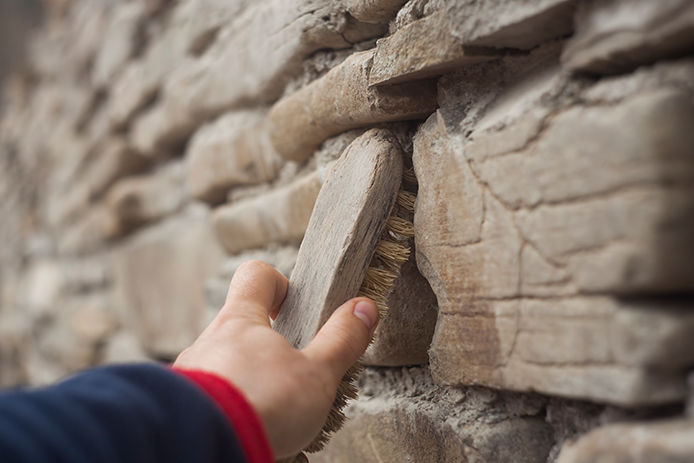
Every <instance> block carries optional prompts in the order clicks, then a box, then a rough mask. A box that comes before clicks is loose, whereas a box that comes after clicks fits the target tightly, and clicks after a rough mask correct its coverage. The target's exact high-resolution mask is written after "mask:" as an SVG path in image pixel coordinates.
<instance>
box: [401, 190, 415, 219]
mask: <svg viewBox="0 0 694 463" xmlns="http://www.w3.org/2000/svg"><path fill="white" fill-rule="evenodd" d="M416 200H417V196H416V195H415V194H413V193H410V192H409V191H405V190H402V191H400V192H399V193H398V200H397V201H398V205H399V206H400V207H402V208H403V209H405V210H406V211H407V212H409V213H410V214H414V202H415V201H416Z"/></svg>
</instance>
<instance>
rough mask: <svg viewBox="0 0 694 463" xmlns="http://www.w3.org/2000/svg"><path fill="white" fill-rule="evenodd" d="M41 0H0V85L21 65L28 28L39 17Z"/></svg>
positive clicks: (41, 9)
mask: <svg viewBox="0 0 694 463" xmlns="http://www.w3.org/2000/svg"><path fill="white" fill-rule="evenodd" d="M42 11H43V2H42V1H41V0H0V86H1V85H2V83H3V81H4V80H5V77H7V76H8V75H9V74H10V73H11V72H12V70H14V69H16V68H19V67H21V66H22V64H23V62H24V59H23V58H24V51H25V50H24V47H25V45H26V43H27V37H28V33H29V30H30V29H31V28H32V27H33V26H36V25H37V24H38V22H39V20H40V19H41V13H42Z"/></svg>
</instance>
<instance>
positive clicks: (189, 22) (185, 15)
mask: <svg viewBox="0 0 694 463" xmlns="http://www.w3.org/2000/svg"><path fill="white" fill-rule="evenodd" d="M252 4H253V2H252V1H251V0H236V1H233V2H230V1H228V0H188V1H185V2H183V3H182V4H181V5H180V6H179V7H178V8H177V10H176V13H175V15H176V16H177V17H180V18H181V20H182V21H181V22H182V23H184V24H185V25H184V27H183V33H184V34H185V35H186V39H185V42H186V51H187V52H188V53H191V54H194V55H197V54H199V53H201V52H202V51H204V50H205V49H206V48H207V46H209V45H210V43H211V41H212V40H213V39H214V36H215V34H216V33H217V32H218V31H219V28H220V27H222V26H224V24H226V23H228V22H230V21H232V20H233V19H234V18H235V17H236V16H239V15H240V14H241V13H242V12H243V10H244V9H245V8H247V7H248V6H249V5H252Z"/></svg>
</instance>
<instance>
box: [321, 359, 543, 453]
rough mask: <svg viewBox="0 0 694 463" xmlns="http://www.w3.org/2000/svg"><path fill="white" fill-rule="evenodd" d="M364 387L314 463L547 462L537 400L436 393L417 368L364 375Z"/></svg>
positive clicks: (480, 392)
mask: <svg viewBox="0 0 694 463" xmlns="http://www.w3.org/2000/svg"><path fill="white" fill-rule="evenodd" d="M372 382H373V383H374V384H371V383H372ZM386 385H387V386H390V388H388V389H386V388H385V387H384V386H386ZM361 389H362V397H360V398H359V400H357V401H356V402H354V403H353V404H352V405H350V406H349V407H348V409H347V414H348V416H349V417H350V418H351V419H350V421H348V422H347V424H346V425H345V426H344V428H343V429H342V430H340V431H339V432H338V433H337V434H336V435H335V437H334V438H333V439H332V440H331V441H330V443H329V444H328V445H327V447H326V448H325V450H323V451H322V452H320V453H318V454H316V455H315V456H311V461H316V462H328V461H330V462H351V461H384V462H385V461H465V462H480V463H481V462H487V461H518V462H544V461H546V458H547V454H548V453H549V450H550V447H551V444H552V431H551V428H550V427H549V426H548V425H547V424H546V423H544V420H543V419H542V418H541V417H540V416H538V415H539V413H540V409H541V402H539V401H534V402H533V401H532V400H529V401H527V402H526V403H525V404H523V405H520V406H517V405H516V404H514V403H513V401H512V400H509V398H507V397H504V396H503V395H501V394H498V393H494V392H491V391H488V390H481V389H480V390H476V389H466V390H464V391H460V390H454V389H439V388H437V387H436V386H435V385H434V384H432V382H431V378H430V377H429V375H428V374H427V372H426V370H421V369H416V368H413V369H405V368H403V369H402V370H385V371H384V372H383V373H381V372H377V371H376V370H373V371H372V370H367V371H366V372H365V375H364V378H363V379H362V381H361ZM424 397H427V398H428V399H429V400H424V399H423V398H424ZM433 403H436V406H432V404H433Z"/></svg>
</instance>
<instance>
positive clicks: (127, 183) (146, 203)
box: [106, 163, 185, 233]
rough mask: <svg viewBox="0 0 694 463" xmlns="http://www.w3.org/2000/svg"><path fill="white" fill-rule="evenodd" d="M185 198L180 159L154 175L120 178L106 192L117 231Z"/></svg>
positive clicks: (162, 212) (161, 214)
mask: <svg viewBox="0 0 694 463" xmlns="http://www.w3.org/2000/svg"><path fill="white" fill-rule="evenodd" d="M184 200H185V194H184V188H183V165H182V164H181V163H175V164H170V165H168V166H166V167H165V168H162V169H160V170H159V171H157V172H156V173H155V174H154V175H141V176H135V177H128V178H125V179H123V180H120V181H118V182H117V183H116V184H115V185H113V187H111V189H110V190H109V191H108V193H107V195H106V203H107V205H108V209H109V213H110V214H111V215H112V217H113V220H114V222H115V223H117V224H118V232H119V233H125V232H127V231H129V230H131V229H132V228H134V227H137V226H139V225H142V224H143V223H146V222H150V221H153V220H157V219H160V218H162V217H164V216H166V215H168V214H171V213H173V212H175V211H177V210H178V209H179V208H180V207H181V205H182V204H183V202H184Z"/></svg>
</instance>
